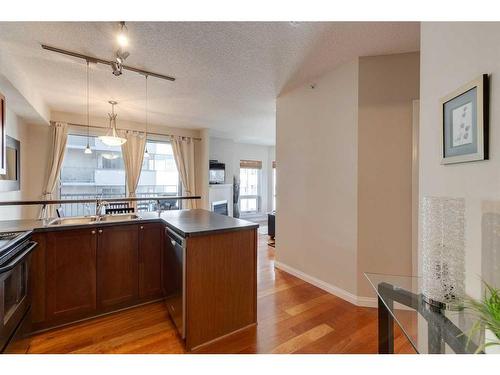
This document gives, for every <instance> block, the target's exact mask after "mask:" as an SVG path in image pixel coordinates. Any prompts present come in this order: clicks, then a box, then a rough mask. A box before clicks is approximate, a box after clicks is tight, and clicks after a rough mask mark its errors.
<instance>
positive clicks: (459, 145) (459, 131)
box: [440, 74, 489, 164]
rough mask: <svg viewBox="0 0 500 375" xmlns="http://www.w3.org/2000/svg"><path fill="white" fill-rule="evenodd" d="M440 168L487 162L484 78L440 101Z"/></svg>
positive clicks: (487, 87) (485, 89)
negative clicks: (442, 166)
mask: <svg viewBox="0 0 500 375" xmlns="http://www.w3.org/2000/svg"><path fill="white" fill-rule="evenodd" d="M440 106H441V125H442V129H441V130H442V131H441V133H442V143H441V145H442V148H443V149H442V160H441V164H453V163H464V162H469V161H477V160H486V159H488V146H489V144H488V119H489V84H488V75H487V74H483V75H481V76H479V77H478V78H476V79H475V80H473V81H471V82H469V83H467V84H466V85H464V86H462V87H460V88H459V89H457V90H455V91H454V92H452V93H451V94H449V95H447V96H446V97H444V98H442V99H441V101H440Z"/></svg>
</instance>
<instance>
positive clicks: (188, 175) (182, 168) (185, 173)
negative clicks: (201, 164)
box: [171, 137, 196, 208]
mask: <svg viewBox="0 0 500 375" xmlns="http://www.w3.org/2000/svg"><path fill="white" fill-rule="evenodd" d="M171 140H172V149H173V151H174V159H175V164H176V165H177V170H178V171H179V175H180V176H181V181H182V187H183V189H184V191H183V195H186V196H189V195H196V192H195V178H194V140H193V139H192V138H188V137H172V138H171ZM182 207H183V208H196V201H195V200H194V199H188V200H185V201H183V202H182Z"/></svg>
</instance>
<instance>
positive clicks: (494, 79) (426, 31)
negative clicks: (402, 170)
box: [420, 22, 500, 297]
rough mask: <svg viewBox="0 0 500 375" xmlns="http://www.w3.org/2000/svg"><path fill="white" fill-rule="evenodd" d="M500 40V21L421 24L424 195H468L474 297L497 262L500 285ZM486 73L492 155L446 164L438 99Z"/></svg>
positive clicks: (469, 283) (469, 286)
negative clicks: (484, 159) (484, 158)
mask: <svg viewBox="0 0 500 375" xmlns="http://www.w3.org/2000/svg"><path fill="white" fill-rule="evenodd" d="M499 45H500V24H499V23H462V22H453V23H427V22H424V23H422V26H421V79H420V88H421V91H420V92H421V101H420V150H421V153H420V197H423V196H449V197H463V198H465V204H466V207H465V209H466V214H465V220H466V233H465V234H466V259H465V268H466V291H467V292H468V293H469V294H471V295H472V296H475V297H479V295H480V290H481V283H480V277H481V275H484V276H486V275H492V274H493V273H492V268H493V267H496V269H497V272H496V275H497V279H496V281H497V286H499V285H500V284H498V282H500V279H498V274H499V272H498V270H499V268H500V265H499V263H500V250H499V245H500V237H499V235H498V234H496V233H497V228H498V225H499V224H500V210H499V206H500V204H499V202H500V152H499V151H500V132H499V131H498V129H499V126H500V106H499V105H498V98H499V97H500V81H499V80H498V77H500V64H499V61H500V48H498V46H499ZM483 73H489V74H491V80H490V86H491V89H490V94H491V97H490V160H487V161H480V162H472V163H463V164H454V165H441V164H440V159H441V146H440V132H441V128H440V126H441V125H440V114H439V99H440V98H441V97H443V96H445V95H447V94H449V93H450V92H452V91H454V90H455V89H456V88H458V87H460V86H461V85H463V84H465V83H467V82H469V81H470V80H472V79H474V78H475V77H477V76H479V75H480V74H483ZM490 282H491V279H490Z"/></svg>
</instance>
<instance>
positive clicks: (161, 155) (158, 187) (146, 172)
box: [136, 140, 181, 211]
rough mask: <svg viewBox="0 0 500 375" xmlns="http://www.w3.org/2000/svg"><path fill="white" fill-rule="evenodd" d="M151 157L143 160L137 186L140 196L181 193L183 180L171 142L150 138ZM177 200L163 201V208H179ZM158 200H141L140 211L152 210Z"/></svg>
mask: <svg viewBox="0 0 500 375" xmlns="http://www.w3.org/2000/svg"><path fill="white" fill-rule="evenodd" d="M147 149H148V153H149V158H144V160H143V162H142V171H141V177H140V178H139V186H138V187H137V192H136V194H137V196H138V197H157V196H165V195H167V196H168V195H170V196H175V195H181V182H180V178H179V172H178V171H177V166H176V164H175V159H174V152H173V150H172V145H171V144H170V143H169V142H157V141H151V140H148V142H147ZM176 203H177V202H175V201H168V200H166V201H164V202H162V208H163V209H176V208H178V207H177V205H176ZM153 205H156V202H140V203H139V204H138V210H139V211H152V210H154V209H155V208H153Z"/></svg>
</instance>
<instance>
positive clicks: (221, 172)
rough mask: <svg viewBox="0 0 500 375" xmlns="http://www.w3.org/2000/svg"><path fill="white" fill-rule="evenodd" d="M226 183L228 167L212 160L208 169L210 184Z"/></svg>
mask: <svg viewBox="0 0 500 375" xmlns="http://www.w3.org/2000/svg"><path fill="white" fill-rule="evenodd" d="M225 181H226V165H225V164H224V163H219V162H218V161H217V160H210V165H209V169H208V182H209V183H210V184H223V183H224V182H225Z"/></svg>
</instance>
